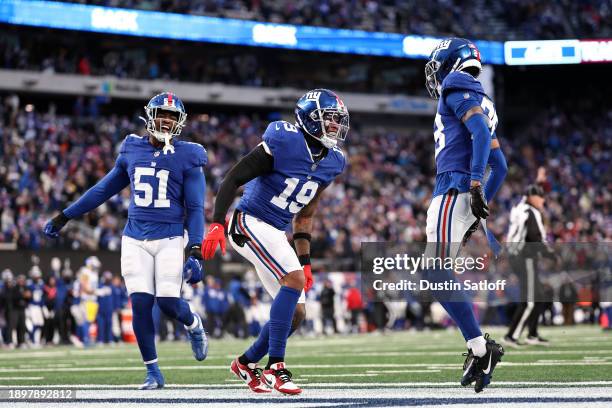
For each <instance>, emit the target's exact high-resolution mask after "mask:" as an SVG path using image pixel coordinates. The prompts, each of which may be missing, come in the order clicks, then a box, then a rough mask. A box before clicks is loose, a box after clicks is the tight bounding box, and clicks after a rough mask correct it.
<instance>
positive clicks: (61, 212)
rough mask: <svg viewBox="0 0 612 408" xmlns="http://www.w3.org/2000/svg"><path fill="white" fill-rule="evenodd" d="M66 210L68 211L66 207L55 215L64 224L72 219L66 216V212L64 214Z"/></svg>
mask: <svg viewBox="0 0 612 408" xmlns="http://www.w3.org/2000/svg"><path fill="white" fill-rule="evenodd" d="M64 211H66V209H63V210H62V211H60V213H59V214H58V215H57V217H55V218H56V219H57V220H58V221H59V222H61V223H62V224H66V223H68V221H70V218H68V217H66V214H64Z"/></svg>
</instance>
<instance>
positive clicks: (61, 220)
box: [43, 211, 70, 238]
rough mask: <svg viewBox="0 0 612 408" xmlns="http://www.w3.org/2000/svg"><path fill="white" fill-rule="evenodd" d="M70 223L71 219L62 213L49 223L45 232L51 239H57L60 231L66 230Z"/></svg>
mask: <svg viewBox="0 0 612 408" xmlns="http://www.w3.org/2000/svg"><path fill="white" fill-rule="evenodd" d="M68 221H70V218H68V217H66V216H65V215H64V212H63V211H60V213H59V214H58V215H56V216H55V217H53V218H51V219H50V220H49V221H47V223H46V224H45V228H44V229H43V232H44V233H45V235H46V236H48V237H49V238H57V237H59V232H60V230H61V229H62V228H64V226H65V225H66V223H67V222H68Z"/></svg>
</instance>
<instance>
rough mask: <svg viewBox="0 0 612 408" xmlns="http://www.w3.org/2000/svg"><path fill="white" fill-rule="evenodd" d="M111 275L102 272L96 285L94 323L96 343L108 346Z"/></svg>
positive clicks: (111, 303) (110, 338)
mask: <svg viewBox="0 0 612 408" xmlns="http://www.w3.org/2000/svg"><path fill="white" fill-rule="evenodd" d="M112 280H113V273H112V272H111V271H104V273H103V274H102V279H101V280H100V283H99V284H98V289H97V290H96V295H97V297H98V299H97V302H98V314H97V316H96V323H97V326H98V339H97V340H98V343H104V344H108V343H110V342H111V341H112V340H113V312H114V308H113V306H114V305H113V288H112Z"/></svg>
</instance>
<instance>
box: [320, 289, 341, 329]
mask: <svg viewBox="0 0 612 408" xmlns="http://www.w3.org/2000/svg"><path fill="white" fill-rule="evenodd" d="M335 298H336V291H335V290H334V288H333V286H332V282H331V281H330V280H329V279H325V282H324V283H323V289H322V290H321V294H320V295H319V302H320V303H321V323H322V325H323V333H325V334H327V327H328V325H329V324H331V326H332V329H333V332H334V333H335V334H337V333H338V327H337V325H336V317H335V316H334V314H335Z"/></svg>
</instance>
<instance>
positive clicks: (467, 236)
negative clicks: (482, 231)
mask: <svg viewBox="0 0 612 408" xmlns="http://www.w3.org/2000/svg"><path fill="white" fill-rule="evenodd" d="M479 225H480V220H476V221H474V223H473V224H472V225H470V228H468V230H467V231H466V233H465V235H464V236H463V240H462V241H461V245H463V246H465V245H466V244H467V243H468V241H469V240H470V238H471V237H472V234H473V233H475V232H476V231H477V230H478V226H479Z"/></svg>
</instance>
